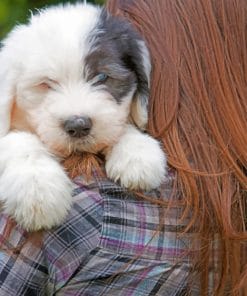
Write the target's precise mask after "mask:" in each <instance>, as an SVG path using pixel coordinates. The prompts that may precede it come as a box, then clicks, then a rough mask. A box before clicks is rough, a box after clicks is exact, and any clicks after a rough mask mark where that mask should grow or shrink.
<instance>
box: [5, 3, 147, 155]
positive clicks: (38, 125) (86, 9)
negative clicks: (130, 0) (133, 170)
mask: <svg viewBox="0 0 247 296" xmlns="http://www.w3.org/2000/svg"><path fill="white" fill-rule="evenodd" d="M149 75H150V60H149V54H148V50H147V48H146V46H145V43H144V41H143V40H142V39H141V38H140V36H139V35H138V34H137V33H136V32H135V31H134V30H133V28H132V27H131V26H130V25H129V24H128V23H127V22H125V21H123V20H119V19H117V18H115V17H112V16H110V15H109V14H108V13H107V12H106V11H105V10H104V9H103V10H102V9H100V8H98V7H94V6H91V5H75V6H65V7H63V6H59V7H55V8H50V9H47V10H44V11H41V12H40V13H39V14H38V15H35V16H33V17H32V18H31V20H30V22H29V24H27V25H22V26H19V27H17V28H15V29H14V30H13V31H12V32H11V33H10V34H9V36H8V37H7V38H6V39H5V41H4V42H3V47H2V49H1V52H0V136H1V135H4V134H6V133H7V132H8V131H9V130H10V129H18V130H29V131H32V132H35V133H36V134H37V135H38V136H39V137H40V139H41V140H42V141H43V142H44V143H45V144H46V145H47V146H48V147H49V148H50V149H51V150H52V151H53V152H55V153H57V154H60V155H63V156H66V155H69V154H70V153H71V152H73V151H75V150H77V151H89V152H95V153H96V152H98V151H100V150H102V149H104V148H105V147H107V146H110V145H113V144H114V142H115V141H117V139H118V138H119V136H121V133H122V132H123V130H124V126H125V124H126V123H127V122H128V121H131V122H132V123H134V124H135V125H136V126H137V127H139V128H140V129H145V126H146V123H147V104H148V84H149Z"/></svg>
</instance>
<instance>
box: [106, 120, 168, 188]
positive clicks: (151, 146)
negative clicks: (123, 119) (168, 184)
mask: <svg viewBox="0 0 247 296" xmlns="http://www.w3.org/2000/svg"><path fill="white" fill-rule="evenodd" d="M106 172H107V175H108V176H109V177H110V178H112V179H113V180H115V181H117V180H119V181H120V183H121V185H122V186H124V187H127V188H130V189H138V188H142V189H144V190H150V189H152V188H156V187H158V186H159V185H160V184H161V182H162V181H163V180H164V176H165V172H166V159H165V156H164V153H163V151H162V150H161V148H160V145H159V143H158V142H157V141H156V140H154V139H153V138H152V137H150V136H148V135H145V134H142V133H140V132H139V131H138V130H137V129H136V128H135V127H133V126H131V125H128V127H127V128H126V131H125V133H124V135H123V136H122V137H121V138H120V140H119V141H118V142H117V143H116V144H115V145H114V146H113V147H112V149H111V151H109V154H108V155H107V162H106Z"/></svg>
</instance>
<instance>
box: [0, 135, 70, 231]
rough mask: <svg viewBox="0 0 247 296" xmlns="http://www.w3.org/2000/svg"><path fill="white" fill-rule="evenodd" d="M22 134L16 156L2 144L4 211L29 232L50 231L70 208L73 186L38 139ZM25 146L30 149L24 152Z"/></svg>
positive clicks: (0, 172) (0, 193)
mask: <svg viewBox="0 0 247 296" xmlns="http://www.w3.org/2000/svg"><path fill="white" fill-rule="evenodd" d="M23 134H24V133H23ZM23 134H22V136H19V135H18V136H19V137H15V138H16V139H18V140H19V141H20V146H19V150H18V151H17V152H16V154H14V153H9V152H13V151H9V152H8V151H6V150H2V149H1V148H3V145H4V141H2V143H0V150H1V151H3V154H2V158H1V161H0V200H1V202H2V204H3V209H4V212H5V213H6V214H8V215H10V216H11V217H13V219H15V220H16V222H17V223H18V224H19V225H21V226H22V227H23V228H25V229H26V230H28V231H33V230H39V229H42V228H51V227H53V226H55V225H58V224H60V223H61V222H62V221H63V219H64V218H65V216H66V214H67V212H68V210H69V209H70V206H71V201H72V198H71V191H72V185H71V182H70V180H69V178H68V177H67V175H66V174H65V172H64V171H63V168H62V167H61V166H60V165H59V163H58V162H57V161H56V160H55V159H53V158H52V157H51V156H50V155H49V154H48V153H47V152H46V151H45V149H44V147H42V145H41V144H40V143H39V141H38V139H35V138H34V137H33V136H30V137H29V136H26V137H25V136H24V135H23ZM13 138H14V137H13ZM24 139H25V141H26V142H25V144H24V142H22V141H21V140H24ZM1 144H2V145H1ZM26 145H27V146H29V145H31V146H29V149H23V148H25V146H26ZM40 145H41V146H40ZM12 147H13V146H12ZM22 149H23V153H22V152H21V150H22ZM10 150H11V149H10ZM4 151H5V152H4ZM24 151H26V152H25V153H24ZM11 155H12V157H10V156H11Z"/></svg>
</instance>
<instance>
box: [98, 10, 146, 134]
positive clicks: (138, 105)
mask: <svg viewBox="0 0 247 296" xmlns="http://www.w3.org/2000/svg"><path fill="white" fill-rule="evenodd" d="M101 24H102V29H103V30H104V33H105V34H106V35H108V38H107V39H108V40H109V39H111V41H112V42H114V46H115V48H116V51H117V54H118V55H119V56H120V58H121V61H122V63H123V64H124V66H125V67H126V68H128V69H129V70H130V71H132V72H134V73H135V76H136V82H137V88H136V92H135V94H134V97H133V100H132V104H131V109H130V121H131V122H132V123H134V124H135V125H136V126H137V127H138V128H140V129H142V130H145V128H146V125H147V121H148V101H149V83H150V72H151V61H150V55H149V51H148V48H147V46H146V44H145V42H144V40H143V38H142V37H141V36H140V35H139V34H138V33H137V31H136V30H135V29H134V28H133V26H132V25H131V24H130V23H129V22H127V21H126V20H124V19H122V18H118V17H114V16H111V15H110V14H109V13H108V12H107V11H106V10H103V11H102V13H101Z"/></svg>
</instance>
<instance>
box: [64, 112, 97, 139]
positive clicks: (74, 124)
mask: <svg viewBox="0 0 247 296" xmlns="http://www.w3.org/2000/svg"><path fill="white" fill-rule="evenodd" d="M91 128H92V120H91V119H90V118H89V117H87V116H72V117H70V118H68V119H67V120H65V121H64V130H65V131H66V133H67V134H68V135H69V136H70V137H73V138H81V137H84V136H87V135H88V134H89V133H90V130H91Z"/></svg>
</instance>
